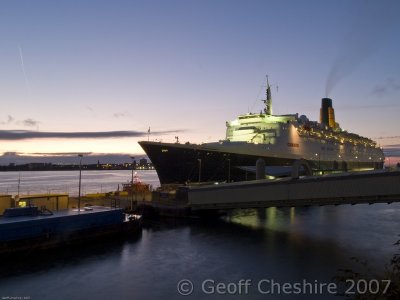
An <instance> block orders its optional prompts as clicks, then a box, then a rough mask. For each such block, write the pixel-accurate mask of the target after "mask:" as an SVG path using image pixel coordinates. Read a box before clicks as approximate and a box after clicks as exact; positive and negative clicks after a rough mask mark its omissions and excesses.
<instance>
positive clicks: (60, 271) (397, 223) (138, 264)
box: [0, 171, 400, 299]
mask: <svg viewBox="0 0 400 300" xmlns="http://www.w3.org/2000/svg"><path fill="white" fill-rule="evenodd" d="M76 175H77V173H76V172H28V173H22V172H21V189H22V188H23V187H24V188H26V189H29V191H30V192H31V193H33V192H42V191H47V190H48V189H50V190H53V188H57V189H58V188H59V189H60V190H59V191H57V192H64V191H69V192H70V193H73V192H75V189H76V184H77V176H76ZM139 176H140V177H141V178H142V179H143V181H146V182H150V183H152V184H154V185H157V184H158V181H157V176H156V174H155V173H154V171H142V172H141V173H139ZM129 179H130V172H129V171H110V172H85V173H84V174H83V182H85V183H84V184H85V185H86V190H85V192H89V191H90V192H92V191H98V190H97V189H99V187H100V185H101V186H102V188H104V190H107V189H109V188H110V189H111V190H113V189H116V184H118V183H122V182H126V181H128V180H129ZM0 180H1V181H0V190H1V191H2V192H5V190H4V189H5V188H7V187H8V188H9V192H10V190H11V189H14V186H15V184H16V183H17V181H18V173H0ZM39 187H41V188H39ZM63 188H67V190H64V191H63V190H62V189H63ZM40 189H42V191H40ZM399 216H400V205H399V204H396V203H394V204H390V205H387V204H375V205H356V206H350V205H343V206H336V207H335V206H326V207H308V208H281V209H278V208H269V209H260V210H252V209H246V210H236V211H233V212H231V213H230V214H229V215H227V216H225V217H222V218H221V219H218V220H209V219H205V220H184V221H183V220H172V219H169V220H157V221H152V222H150V223H148V224H146V226H145V228H144V229H143V233H142V235H141V236H140V237H137V238H135V239H132V240H118V241H112V242H107V243H105V242H103V243H99V244H94V245H87V246H82V247H79V248H73V249H65V250H58V251H54V252H52V253H50V254H47V255H46V256H45V257H35V258H33V259H32V260H31V261H26V260H21V261H18V260H16V261H14V262H7V263H4V262H2V264H0V268H1V270H0V296H1V297H28V298H30V299H88V298H90V299H184V298H187V299H214V298H225V299H243V298H250V299H330V298H331V299H338V297H337V296H330V295H329V293H324V294H323V295H311V296H310V295H293V294H292V295H289V296H288V295H283V294H276V293H275V294H273V295H271V294H262V293H261V292H266V291H267V289H268V286H267V281H266V280H269V282H271V281H275V282H278V283H282V284H283V283H290V284H294V283H297V282H302V281H303V280H306V281H307V282H310V283H314V282H316V281H317V282H319V283H330V282H333V280H332V277H333V276H335V275H338V274H339V272H338V269H339V268H349V267H351V268H355V267H357V265H355V264H354V262H352V260H351V259H350V258H351V257H354V256H355V257H358V258H360V259H366V260H368V261H369V263H370V264H371V266H372V267H373V270H374V271H376V272H378V273H379V272H380V271H382V270H383V268H384V265H385V263H387V262H388V261H389V259H390V258H391V256H392V255H393V253H394V252H395V251H396V250H397V249H396V248H395V247H394V246H392V244H393V243H394V242H395V241H396V240H397V239H398V234H399V233H400V232H399V228H400V218H399ZM183 279H187V280H190V281H191V282H192V284H193V287H194V289H193V293H192V294H191V295H190V296H186V297H185V296H182V295H180V294H179V292H178V290H177V284H178V282H180V281H181V280H183ZM240 280H250V281H248V282H249V283H250V285H249V286H248V289H247V290H245V289H244V285H242V290H241V291H239V282H240ZM204 282H206V284H205V285H204V288H202V285H203V284H204ZM213 282H214V283H213ZM243 282H244V281H242V283H243ZM260 282H261V283H263V284H261V286H260V288H261V290H260V289H259V287H258V284H260ZM217 283H223V284H226V285H228V284H229V283H232V284H231V285H230V291H231V292H234V293H232V294H230V293H229V292H227V291H225V293H223V292H222V293H217V292H216V291H214V293H211V292H212V288H213V286H215V285H216V284H217ZM235 286H236V291H235V290H234V287H235ZM187 287H188V286H187V285H186V286H183V289H184V290H185V288H187ZM207 292H208V293H209V294H207ZM21 299H23V298H21Z"/></svg>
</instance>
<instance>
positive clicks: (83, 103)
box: [0, 0, 400, 163]
mask: <svg viewBox="0 0 400 300" xmlns="http://www.w3.org/2000/svg"><path fill="white" fill-rule="evenodd" d="M399 11H400V2H399V1H396V0H393V1H389V0H384V1H359V0H357V1H348V0H331V1H330V0H325V1H313V0H303V1H295V0H293V1H290V0H279V1H278V0H262V1H257V0H250V1H248V0H247V1H245V0H241V1H239V0H213V1H209V0H202V1H200V0H198V1H193V0H182V1H180V0H169V1H156V0H147V1H134V0H130V1H122V0H116V1H101V0H96V1H94V0H93V1H90V0H84V1H76V0H69V1H61V0H60V1H41V0H37V1H18V0H17V1H14V0H13V1H11V0H10V1H9V0H3V1H0V37H1V43H0V103H1V107H2V109H1V112H0V155H3V156H2V157H0V163H1V161H2V159H4V158H6V157H7V156H10V155H11V156H12V155H28V156H29V155H36V156H38V155H39V156H40V155H44V154H46V155H49V154H54V153H76V152H85V153H103V154H111V153H112V154H128V155H143V154H144V152H143V151H142V149H141V148H140V146H139V145H138V144H137V141H139V140H147V139H148V138H150V140H162V141H165V142H172V141H175V136H179V140H180V141H181V142H186V141H190V142H192V143H202V142H211V141H216V140H220V139H223V138H224V137H225V122H226V121H230V120H233V119H235V118H236V116H237V115H239V114H243V113H246V112H259V111H260V110H261V109H263V103H262V102H261V100H262V99H263V98H264V97H265V91H264V89H265V77H266V75H267V74H268V76H269V82H270V83H271V85H272V93H273V94H272V97H273V112H274V113H275V114H286V113H297V112H298V113H299V114H306V115H307V116H308V117H309V118H310V119H312V120H318V119H319V107H320V104H321V103H320V102H321V98H323V97H325V96H329V97H330V98H332V99H333V106H334V108H335V115H336V119H337V121H338V122H339V123H340V125H341V127H342V128H343V129H346V130H348V131H350V132H355V133H358V134H360V135H363V136H367V137H370V138H373V139H375V140H376V141H377V142H378V143H379V144H380V145H381V146H383V148H384V149H385V150H387V153H389V155H391V156H396V155H398V156H400V123H399V121H398V119H399V118H398V117H399V115H400V102H399V100H400V99H399V98H400V97H399V96H400V59H399V54H398V53H400V18H398V17H397V16H396V13H397V12H399ZM149 128H150V136H148V130H149ZM21 137H24V138H21ZM392 161H395V158H392Z"/></svg>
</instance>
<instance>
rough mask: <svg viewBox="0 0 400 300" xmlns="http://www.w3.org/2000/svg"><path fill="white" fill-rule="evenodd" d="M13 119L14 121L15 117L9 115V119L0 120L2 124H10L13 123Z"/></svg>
mask: <svg viewBox="0 0 400 300" xmlns="http://www.w3.org/2000/svg"><path fill="white" fill-rule="evenodd" d="M13 121H14V118H13V117H12V116H10V115H8V116H7V121H3V122H0V124H2V125H5V124H10V123H12V122H13Z"/></svg>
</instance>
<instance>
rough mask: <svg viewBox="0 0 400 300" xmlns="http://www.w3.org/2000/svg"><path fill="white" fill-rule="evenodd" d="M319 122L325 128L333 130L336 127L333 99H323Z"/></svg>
mask: <svg viewBox="0 0 400 300" xmlns="http://www.w3.org/2000/svg"><path fill="white" fill-rule="evenodd" d="M319 121H320V123H321V124H322V125H324V126H327V127H331V128H335V127H336V122H335V110H334V109H333V107H332V99H330V98H322V101H321V110H320V115H319Z"/></svg>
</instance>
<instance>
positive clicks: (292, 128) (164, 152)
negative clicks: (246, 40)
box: [139, 79, 384, 184]
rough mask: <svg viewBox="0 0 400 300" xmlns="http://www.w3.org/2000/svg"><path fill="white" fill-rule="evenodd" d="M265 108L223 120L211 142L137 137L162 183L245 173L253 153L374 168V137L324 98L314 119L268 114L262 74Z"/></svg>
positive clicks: (379, 162) (271, 159)
mask: <svg viewBox="0 0 400 300" xmlns="http://www.w3.org/2000/svg"><path fill="white" fill-rule="evenodd" d="M263 101H264V103H265V109H264V111H263V112H261V113H247V114H244V115H239V116H238V117H237V118H236V119H235V120H233V121H230V122H226V127H227V128H226V137H225V139H224V140H221V141H219V142H214V143H205V144H201V145H196V144H189V143H186V144H178V143H158V142H139V144H140V145H141V146H142V148H143V149H144V150H145V152H146V153H147V155H148V156H149V158H150V160H151V161H152V163H153V164H154V167H155V169H156V170H157V173H158V175H159V178H160V182H161V184H164V183H185V182H188V181H231V180H245V179H249V177H250V178H251V174H249V170H251V168H252V167H254V166H255V162H256V160H257V159H258V158H262V159H264V160H265V163H266V165H267V167H268V166H291V165H292V164H293V163H294V161H296V160H299V159H304V160H306V161H307V162H308V164H309V165H310V167H311V168H312V169H313V170H315V171H319V170H321V171H340V170H357V169H358V170H360V169H380V168H382V167H383V162H384V155H383V152H382V149H381V148H379V147H378V146H377V145H376V143H375V142H374V141H372V140H371V139H369V138H366V137H362V136H359V135H357V134H354V133H349V132H347V131H344V130H342V129H341V128H340V126H339V124H338V123H337V122H336V121H335V113H334V109H333V106H332V100H331V99H330V98H323V99H322V105H321V109H320V122H316V121H310V120H308V118H307V117H306V116H304V115H301V116H299V115H298V114H288V115H273V114H272V97H271V87H270V84H269V82H268V79H267V88H266V99H265V100H263Z"/></svg>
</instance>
